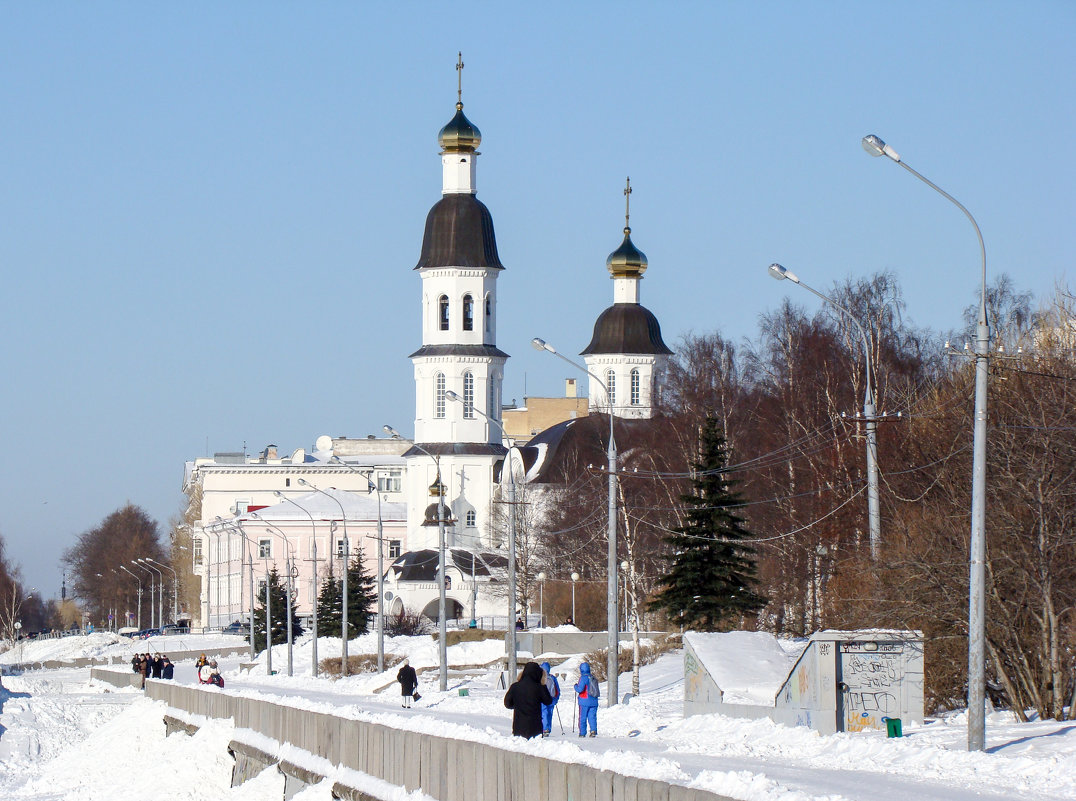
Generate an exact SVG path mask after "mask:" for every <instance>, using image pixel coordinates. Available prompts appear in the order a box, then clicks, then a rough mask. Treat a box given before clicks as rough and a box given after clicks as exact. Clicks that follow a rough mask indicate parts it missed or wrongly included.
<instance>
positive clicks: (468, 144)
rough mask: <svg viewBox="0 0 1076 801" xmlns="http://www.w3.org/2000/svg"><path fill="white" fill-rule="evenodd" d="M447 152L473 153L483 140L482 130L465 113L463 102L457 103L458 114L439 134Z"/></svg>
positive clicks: (439, 138) (442, 147) (438, 138)
mask: <svg viewBox="0 0 1076 801" xmlns="http://www.w3.org/2000/svg"><path fill="white" fill-rule="evenodd" d="M437 141H438V142H439V143H440V144H441V150H443V151H444V152H445V153H473V152H474V151H475V149H477V147H478V145H479V144H480V143H481V142H482V132H481V131H479V130H478V128H476V127H475V126H474V124H473V123H472V122H471V121H470V120H469V119H467V117H466V115H464V113H463V103H456V116H455V117H453V118H452V119H451V120H449V122H448V125H446V126H445V127H444V128H442V129H441V133H439V134H438V135H437Z"/></svg>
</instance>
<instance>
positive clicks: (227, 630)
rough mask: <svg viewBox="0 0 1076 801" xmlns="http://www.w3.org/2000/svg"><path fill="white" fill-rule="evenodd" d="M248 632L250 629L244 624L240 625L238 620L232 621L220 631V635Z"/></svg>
mask: <svg viewBox="0 0 1076 801" xmlns="http://www.w3.org/2000/svg"><path fill="white" fill-rule="evenodd" d="M249 631H250V627H249V626H248V625H247V624H246V623H242V622H240V621H238V620H233V621H232V622H231V623H229V624H228V625H227V626H225V627H224V628H222V629H221V633H222V634H247V633H248V632H249Z"/></svg>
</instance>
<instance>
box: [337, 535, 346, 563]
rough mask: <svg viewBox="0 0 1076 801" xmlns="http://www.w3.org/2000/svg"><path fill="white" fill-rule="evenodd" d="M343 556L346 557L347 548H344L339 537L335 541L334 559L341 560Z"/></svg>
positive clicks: (342, 541)
mask: <svg viewBox="0 0 1076 801" xmlns="http://www.w3.org/2000/svg"><path fill="white" fill-rule="evenodd" d="M345 556H347V548H346V547H344V540H343V538H342V537H341V538H340V539H338V540H337V541H336V558H337V559H342V558H343V557H345Z"/></svg>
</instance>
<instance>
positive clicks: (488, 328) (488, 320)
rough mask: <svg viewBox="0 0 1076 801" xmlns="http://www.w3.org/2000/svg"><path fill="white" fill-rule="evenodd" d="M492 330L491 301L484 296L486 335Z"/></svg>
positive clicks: (488, 297) (487, 296)
mask: <svg viewBox="0 0 1076 801" xmlns="http://www.w3.org/2000/svg"><path fill="white" fill-rule="evenodd" d="M492 329H493V300H492V298H490V296H489V295H486V333H487V334H488V333H489V332H490V331H491V330H492Z"/></svg>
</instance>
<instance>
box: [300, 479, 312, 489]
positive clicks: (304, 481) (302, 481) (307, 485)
mask: <svg viewBox="0 0 1076 801" xmlns="http://www.w3.org/2000/svg"><path fill="white" fill-rule="evenodd" d="M299 483H300V484H302V485H303V486H304V487H309V486H310V485H309V484H307V483H306V479H305V478H300V479H299Z"/></svg>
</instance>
